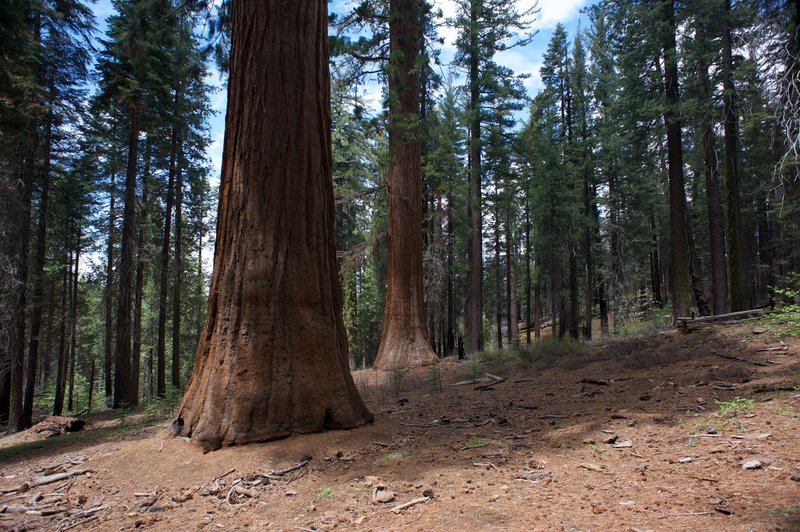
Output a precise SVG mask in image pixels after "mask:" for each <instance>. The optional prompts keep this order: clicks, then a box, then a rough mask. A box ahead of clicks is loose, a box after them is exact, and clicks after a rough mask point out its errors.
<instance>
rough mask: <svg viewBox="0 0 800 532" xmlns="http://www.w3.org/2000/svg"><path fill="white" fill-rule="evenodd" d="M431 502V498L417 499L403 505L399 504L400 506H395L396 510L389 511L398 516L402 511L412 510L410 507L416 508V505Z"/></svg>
mask: <svg viewBox="0 0 800 532" xmlns="http://www.w3.org/2000/svg"><path fill="white" fill-rule="evenodd" d="M429 500H431V498H430V497H417V498H416V499H411V500H410V501H408V502H405V503H403V504H399V505H397V506H395V507H394V508H391V509H390V510H389V511H390V512H393V513H396V514H397V513H400V511H401V510H405V509H406V508H410V507H412V506H414V505H415V504H420V503H423V502H428V501H429Z"/></svg>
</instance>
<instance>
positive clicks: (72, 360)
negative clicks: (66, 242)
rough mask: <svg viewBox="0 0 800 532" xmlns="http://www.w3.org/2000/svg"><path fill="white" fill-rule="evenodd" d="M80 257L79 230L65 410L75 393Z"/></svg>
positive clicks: (72, 404)
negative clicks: (67, 392)
mask: <svg viewBox="0 0 800 532" xmlns="http://www.w3.org/2000/svg"><path fill="white" fill-rule="evenodd" d="M80 258H81V230H80V228H78V232H77V234H76V236H75V261H74V262H75V273H72V272H70V273H72V286H71V288H72V296H71V298H70V299H71V307H72V308H71V310H70V319H69V324H70V334H69V338H70V339H69V394H68V395H67V410H69V411H70V412H74V395H75V358H76V357H77V344H78V274H79V273H80Z"/></svg>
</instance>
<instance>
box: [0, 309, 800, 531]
mask: <svg viewBox="0 0 800 532" xmlns="http://www.w3.org/2000/svg"><path fill="white" fill-rule="evenodd" d="M783 342H785V343H782V342H781V341H780V340H779V339H777V338H775V337H772V336H771V335H770V334H769V333H768V332H763V329H761V328H760V327H759V326H758V324H757V322H747V323H744V324H739V325H735V326H732V325H728V326H717V327H714V328H713V329H707V330H701V331H695V332H692V333H690V334H681V333H678V332H675V331H670V332H666V333H653V334H650V335H644V336H637V337H630V338H625V339H616V340H615V339H605V340H603V341H601V342H598V343H595V344H593V345H592V346H591V347H590V348H589V350H588V352H586V353H585V354H582V355H571V356H567V357H560V358H555V357H543V358H540V359H538V360H534V361H533V362H531V363H528V364H525V363H523V362H521V361H519V360H518V359H516V358H512V357H510V356H502V355H498V354H495V355H494V356H492V357H488V359H486V360H483V361H481V362H480V363H476V362H461V363H459V362H457V361H445V362H443V363H442V364H441V365H440V366H438V367H437V368H435V369H422V370H418V371H417V372H414V373H406V372H395V373H390V374H378V373H375V372H372V371H362V372H358V373H357V374H356V375H355V378H356V381H357V383H358V384H359V387H360V389H361V390H362V393H363V394H364V396H365V399H366V401H367V403H368V405H369V407H370V409H371V410H372V412H374V414H375V423H374V424H372V425H370V426H367V427H364V428H361V429H357V430H353V431H348V432H327V433H323V434H314V435H308V436H295V437H292V438H288V439H286V440H282V441H277V442H272V443H267V444H261V445H250V446H245V447H239V448H228V449H222V450H219V451H216V452H211V453H208V454H203V453H202V451H201V450H200V449H199V448H198V447H197V446H195V445H194V444H192V443H190V442H187V441H185V440H184V439H182V438H174V437H171V436H170V435H169V422H168V421H161V422H159V423H155V424H152V423H150V424H148V423H146V422H145V421H144V416H143V415H142V414H139V415H138V416H137V415H128V416H126V417H125V418H124V419H120V418H119V417H116V418H109V417H108V416H107V415H106V417H100V418H96V419H92V420H90V421H89V423H88V425H87V427H86V429H85V430H83V431H81V432H78V433H73V434H66V435H63V436H58V437H55V438H50V439H47V440H42V441H38V440H36V439H35V438H34V437H33V436H31V435H30V434H22V435H15V436H9V437H6V438H3V439H2V440H0V488H1V489H2V490H3V491H4V495H2V496H0V510H2V513H0V528H2V529H7V530H37V529H45V530H68V529H75V530H133V529H136V528H139V529H150V530H199V529H207V530H214V529H220V530H247V529H257V530H262V529H275V530H327V529H333V528H337V529H345V530H346V529H358V530H439V529H450V530H454V529H462V530H464V529H472V530H631V531H637V530H638V531H644V530H722V529H725V530H800V430H798V429H800V339H798V338H788V339H784V340H783ZM487 373H489V374H491V375H494V376H497V377H499V378H502V379H503V380H498V378H493V377H491V376H487V375H486V374H487ZM476 378H477V380H476ZM465 381H468V382H466V383H465ZM470 381H474V382H470ZM737 398H738V399H737ZM306 461H307V462H306ZM743 466H744V467H743ZM292 468H294V469H292ZM286 469H291V470H290V471H284V470H286ZM59 472H70V473H74V474H73V475H72V476H70V477H69V478H66V479H64V480H61V481H59V482H52V483H48V484H43V485H41V486H34V487H28V489H27V491H20V489H23V488H24V487H25V486H23V484H27V485H28V486H33V484H35V483H36V479H41V477H43V476H45V475H49V474H56V473H59ZM383 500H387V501H388V502H380V501H383ZM414 500H417V502H416V503H415V504H413V505H411V506H407V507H405V508H401V506H402V505H403V504H404V503H407V502H410V501H414Z"/></svg>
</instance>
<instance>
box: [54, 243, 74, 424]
mask: <svg viewBox="0 0 800 532" xmlns="http://www.w3.org/2000/svg"><path fill="white" fill-rule="evenodd" d="M68 244H69V242H68V240H66V239H65V241H64V259H63V262H62V267H61V278H62V279H61V283H62V284H61V316H60V317H59V320H58V321H59V335H58V358H57V362H56V365H57V367H56V389H55V398H54V400H53V415H54V416H60V415H61V413H62V412H63V411H64V381H65V380H66V367H67V364H66V361H67V294H68V293H69V280H70V276H69V273H70V272H71V271H72V253H71V252H70V251H68V249H69V245H68Z"/></svg>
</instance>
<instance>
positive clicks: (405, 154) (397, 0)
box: [374, 0, 436, 370]
mask: <svg viewBox="0 0 800 532" xmlns="http://www.w3.org/2000/svg"><path fill="white" fill-rule="evenodd" d="M390 12H391V14H390V16H389V33H390V43H391V44H390V46H391V57H392V63H391V65H390V71H389V93H390V95H391V96H390V102H391V107H390V111H389V119H390V128H389V161H390V162H389V238H388V240H389V257H388V258H389V260H388V271H387V288H386V310H385V311H384V316H383V335H382V337H381V345H380V347H379V348H378V355H377V356H376V357H375V364H374V366H375V368H377V369H384V370H391V369H395V368H399V367H414V366H424V365H426V364H431V363H433V362H435V361H436V354H435V353H434V352H433V349H431V346H430V343H429V342H428V336H427V331H426V329H425V300H424V297H423V292H422V178H421V155H420V154H421V145H420V138H419V129H420V128H419V67H418V65H417V64H416V63H417V57H418V53H419V52H418V50H419V39H420V34H421V32H422V28H421V26H420V21H419V0H392V1H391V2H390Z"/></svg>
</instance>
